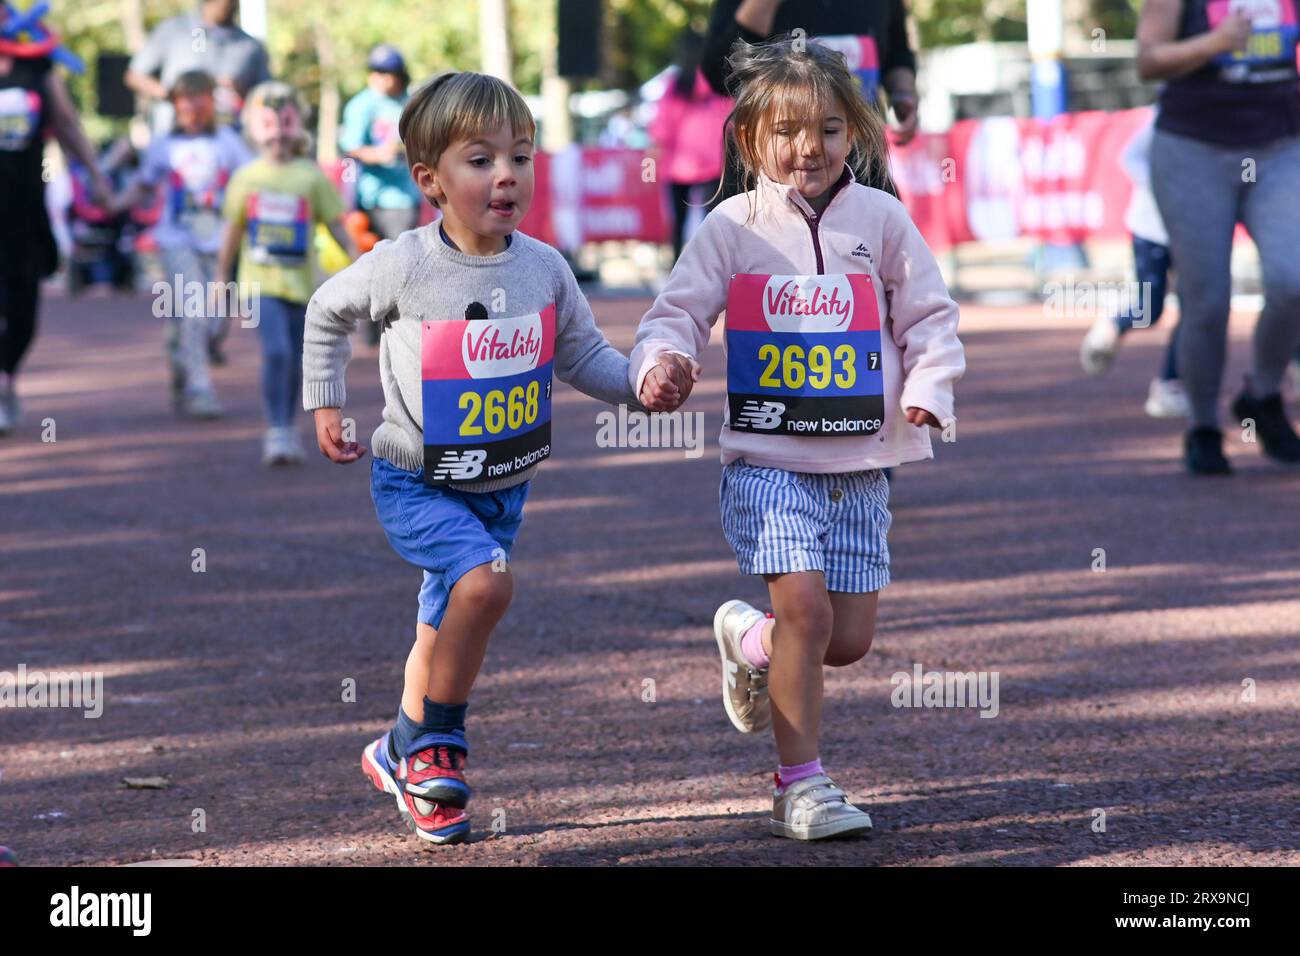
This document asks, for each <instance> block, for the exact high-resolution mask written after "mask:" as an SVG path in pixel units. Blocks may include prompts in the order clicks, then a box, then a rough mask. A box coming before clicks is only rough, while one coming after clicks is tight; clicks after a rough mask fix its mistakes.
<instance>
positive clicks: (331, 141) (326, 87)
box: [313, 17, 339, 162]
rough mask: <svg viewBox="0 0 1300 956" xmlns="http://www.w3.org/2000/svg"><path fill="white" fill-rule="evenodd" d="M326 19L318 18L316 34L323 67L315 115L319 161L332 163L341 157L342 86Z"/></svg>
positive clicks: (318, 52)
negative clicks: (318, 107)
mask: <svg viewBox="0 0 1300 956" xmlns="http://www.w3.org/2000/svg"><path fill="white" fill-rule="evenodd" d="M324 20H325V18H324V17H321V18H320V19H317V20H316V21H315V24H314V29H313V33H314V35H315V40H316V60H317V62H318V63H319V64H320V110H319V112H318V113H317V116H316V158H317V159H318V160H320V161H322V162H333V161H334V160H335V159H338V155H339V84H338V66H337V63H336V61H335V58H334V41H333V39H332V38H331V37H330V33H329V27H327V26H326V25H325V22H324Z"/></svg>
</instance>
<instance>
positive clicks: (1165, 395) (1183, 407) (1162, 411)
mask: <svg viewBox="0 0 1300 956" xmlns="http://www.w3.org/2000/svg"><path fill="white" fill-rule="evenodd" d="M1142 410H1143V411H1145V412H1146V413H1147V414H1148V415H1150V416H1151V417H1152V418H1186V417H1187V415H1188V413H1189V412H1190V410H1191V406H1190V405H1189V404H1188V401H1187V391H1186V390H1185V389H1184V388H1183V383H1182V382H1180V381H1179V380H1178V379H1176V378H1171V379H1168V380H1166V379H1159V378H1153V379H1152V380H1151V390H1150V391H1149V392H1147V401H1146V404H1145V405H1143V406H1142Z"/></svg>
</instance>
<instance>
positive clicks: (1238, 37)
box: [1214, 13, 1254, 53]
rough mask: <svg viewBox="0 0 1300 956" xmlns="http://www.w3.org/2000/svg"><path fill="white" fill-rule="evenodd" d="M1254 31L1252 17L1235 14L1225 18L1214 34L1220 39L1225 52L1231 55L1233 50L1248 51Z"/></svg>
mask: <svg viewBox="0 0 1300 956" xmlns="http://www.w3.org/2000/svg"><path fill="white" fill-rule="evenodd" d="M1253 30H1254V24H1252V23H1251V20H1250V17H1244V16H1242V15H1241V14H1240V13H1234V14H1231V15H1229V16H1227V17H1224V19H1223V21H1222V22H1221V23H1220V24H1219V25H1218V26H1217V27H1215V28H1214V34H1215V36H1217V37H1218V38H1219V41H1220V45H1221V46H1222V48H1223V52H1224V53H1231V52H1232V51H1233V50H1244V49H1246V44H1247V43H1249V42H1250V34H1251V32H1252V31H1253Z"/></svg>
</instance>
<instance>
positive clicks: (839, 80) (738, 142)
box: [715, 35, 891, 218]
mask: <svg viewBox="0 0 1300 956" xmlns="http://www.w3.org/2000/svg"><path fill="white" fill-rule="evenodd" d="M727 62H728V63H729V64H730V66H731V69H732V73H731V77H730V79H729V80H728V81H727V85H728V87H729V88H730V89H731V92H732V95H733V96H734V97H735V98H736V105H735V107H734V108H733V109H732V111H731V116H729V117H728V119H727V133H726V147H727V156H728V159H729V160H730V161H733V162H737V163H738V164H739V166H740V169H741V175H742V183H741V188H742V189H743V190H745V191H749V190H752V189H753V188H754V181H755V180H756V179H757V176H758V173H759V171H760V170H761V169H762V166H763V152H764V150H763V143H764V141H765V139H766V137H768V136H770V135H771V130H772V126H773V124H774V123H776V122H778V121H781V120H792V119H793V120H798V121H801V122H802V123H803V124H805V125H811V124H820V123H821V121H822V117H824V116H825V115H826V114H827V113H829V112H830V111H831V109H832V107H833V106H834V105H835V102H836V101H837V100H838V101H839V102H840V103H841V104H842V105H843V107H844V111H845V116H844V119H845V124H846V128H847V130H848V134H849V142H850V143H851V148H850V152H849V157H848V162H849V165H850V166H851V167H852V168H853V174H854V175H855V176H856V177H857V179H858V182H885V183H888V182H891V179H890V175H889V143H888V140H886V138H885V120H884V117H883V116H882V115H881V113H880V111H879V110H878V109H877V108H876V107H875V106H874V105H873V104H872V103H869V102H868V101H867V98H866V97H865V96H864V95H863V93H862V85H861V84H860V83H859V82H858V79H857V77H855V76H854V75H853V74H852V73H850V72H849V67H848V63H847V62H846V61H845V59H844V54H842V53H840V52H838V51H836V50H832V49H831V48H830V47H828V46H825V45H823V44H820V43H818V42H817V41H816V40H815V39H813V38H810V37H803V36H798V37H796V36H794V35H786V36H782V37H778V38H776V39H774V40H771V41H768V42H766V43H757V44H750V43H746V42H745V41H744V40H737V41H736V43H735V45H734V46H733V47H732V49H731V55H730V56H729V57H728V58H727ZM817 135H819V136H821V135H822V134H821V132H820V126H819V127H818V130H817ZM719 189H721V187H719ZM715 195H716V194H715ZM753 212H754V210H753V208H752V207H751V210H750V216H751V218H752V216H753Z"/></svg>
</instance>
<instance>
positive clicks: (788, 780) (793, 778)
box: [776, 757, 826, 790]
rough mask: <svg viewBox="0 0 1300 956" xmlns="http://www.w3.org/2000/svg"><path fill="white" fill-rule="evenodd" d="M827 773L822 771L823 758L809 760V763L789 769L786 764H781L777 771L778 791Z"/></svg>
mask: <svg viewBox="0 0 1300 956" xmlns="http://www.w3.org/2000/svg"><path fill="white" fill-rule="evenodd" d="M825 772H826V771H824V770H822V758H821V757H817V758H816V759H814V760H809V761H808V762H807V763H801V764H797V765H795V766H793V767H787V766H786V765H785V764H781V765H780V766H779V767H778V768H777V771H776V788H777V789H778V790H784V789H785V788H786V787H788V786H790V784H792V783H797V782H798V781H800V780H802V779H804V777H812V776H816V775H817V774H819V773H825Z"/></svg>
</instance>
